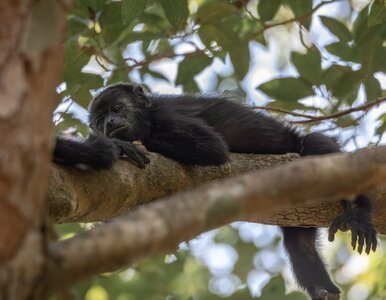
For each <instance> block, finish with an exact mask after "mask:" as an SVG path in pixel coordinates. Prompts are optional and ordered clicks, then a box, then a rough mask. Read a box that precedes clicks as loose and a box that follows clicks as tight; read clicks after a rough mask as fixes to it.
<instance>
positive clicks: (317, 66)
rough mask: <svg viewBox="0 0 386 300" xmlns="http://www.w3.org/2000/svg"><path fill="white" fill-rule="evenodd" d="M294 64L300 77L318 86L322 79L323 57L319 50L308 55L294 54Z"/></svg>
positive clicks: (292, 57) (309, 52) (292, 56)
mask: <svg viewBox="0 0 386 300" xmlns="http://www.w3.org/2000/svg"><path fill="white" fill-rule="evenodd" d="M291 59H292V62H293V64H294V66H295V67H296V69H297V70H298V72H299V74H300V76H301V77H302V78H303V79H305V80H307V81H308V82H310V83H312V84H318V83H319V82H320V80H321V78H322V67H321V56H320V52H319V51H318V50H317V49H314V51H308V52H307V53H306V54H300V53H297V52H293V53H292V55H291Z"/></svg>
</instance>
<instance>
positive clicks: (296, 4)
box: [285, 0, 312, 29]
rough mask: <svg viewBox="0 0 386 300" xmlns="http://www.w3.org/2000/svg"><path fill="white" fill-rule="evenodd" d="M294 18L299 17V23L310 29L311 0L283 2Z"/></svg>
mask: <svg viewBox="0 0 386 300" xmlns="http://www.w3.org/2000/svg"><path fill="white" fill-rule="evenodd" d="M285 3H286V4H287V5H288V6H289V7H290V8H291V10H292V12H293V13H294V15H295V17H301V20H300V23H301V24H302V25H304V27H306V28H307V29H309V28H310V25H311V19H312V0H285Z"/></svg>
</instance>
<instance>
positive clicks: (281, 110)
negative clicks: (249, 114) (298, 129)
mask: <svg viewBox="0 0 386 300" xmlns="http://www.w3.org/2000/svg"><path fill="white" fill-rule="evenodd" d="M251 108H252V109H262V110H266V111H273V112H278V113H282V114H286V115H291V116H294V117H301V118H307V119H316V118H317V116H312V115H308V114H302V113H297V112H294V111H290V110H285V109H282V108H276V107H269V106H251Z"/></svg>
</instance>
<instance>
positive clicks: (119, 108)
mask: <svg viewBox="0 0 386 300" xmlns="http://www.w3.org/2000/svg"><path fill="white" fill-rule="evenodd" d="M111 111H112V112H114V113H117V112H120V111H121V107H120V106H113V108H112V109H111Z"/></svg>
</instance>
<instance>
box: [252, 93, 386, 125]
mask: <svg viewBox="0 0 386 300" xmlns="http://www.w3.org/2000/svg"><path fill="white" fill-rule="evenodd" d="M383 102H386V96H384V97H379V98H377V99H375V100H373V101H370V102H367V103H365V104H362V105H358V106H356V107H350V108H348V109H345V110H342V111H339V112H336V113H333V114H329V115H324V116H313V115H308V114H302V113H297V112H293V111H289V110H285V109H281V108H276V107H269V106H252V108H253V109H261V110H267V111H273V112H278V113H283V114H287V115H291V116H294V117H301V118H307V119H308V120H299V121H296V120H291V121H288V122H289V123H292V124H305V123H316V122H321V121H324V120H329V119H335V118H339V117H342V116H345V115H348V114H351V113H353V112H357V111H364V112H365V111H367V110H369V109H370V108H372V107H374V106H377V105H379V104H381V103H383Z"/></svg>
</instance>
